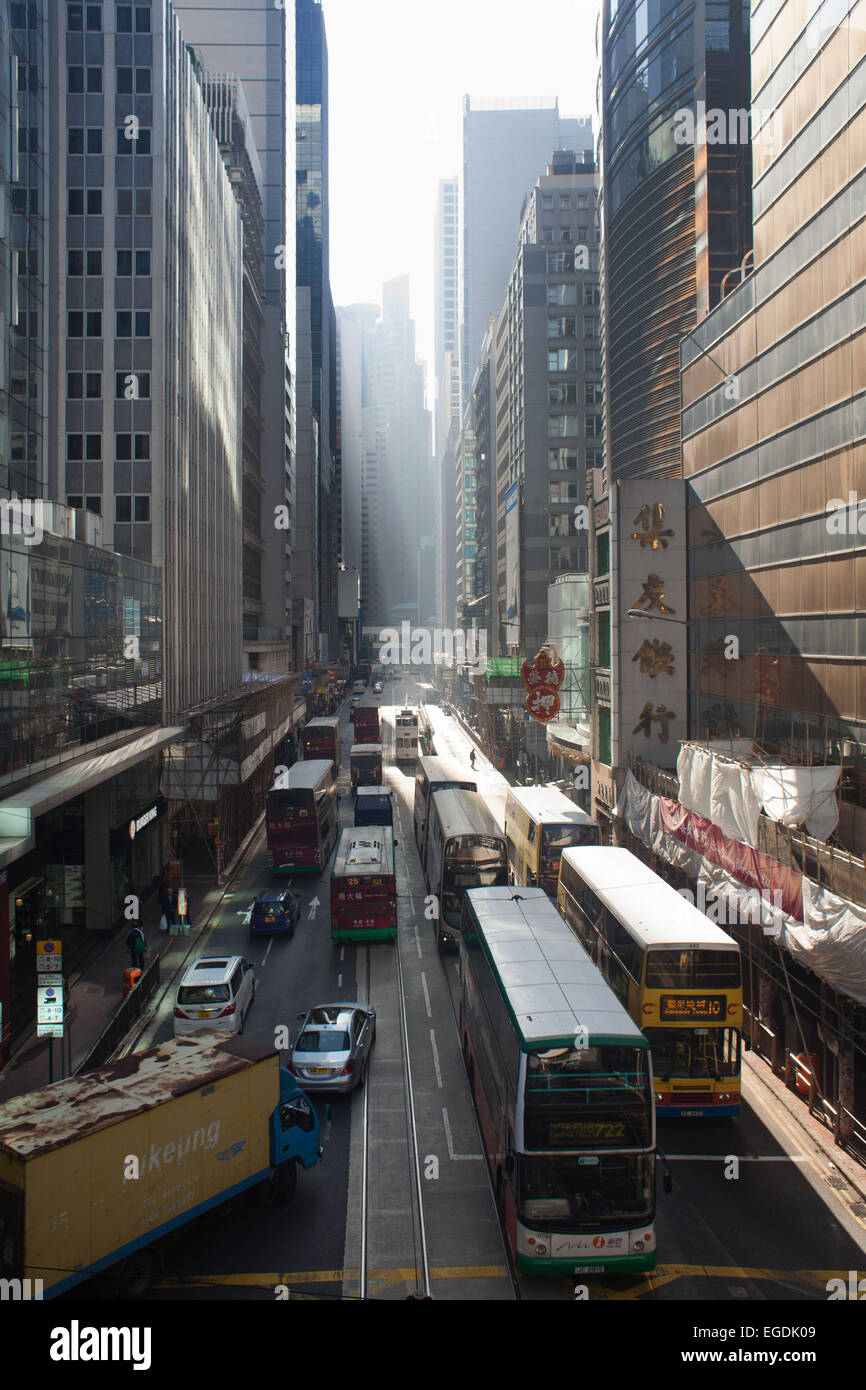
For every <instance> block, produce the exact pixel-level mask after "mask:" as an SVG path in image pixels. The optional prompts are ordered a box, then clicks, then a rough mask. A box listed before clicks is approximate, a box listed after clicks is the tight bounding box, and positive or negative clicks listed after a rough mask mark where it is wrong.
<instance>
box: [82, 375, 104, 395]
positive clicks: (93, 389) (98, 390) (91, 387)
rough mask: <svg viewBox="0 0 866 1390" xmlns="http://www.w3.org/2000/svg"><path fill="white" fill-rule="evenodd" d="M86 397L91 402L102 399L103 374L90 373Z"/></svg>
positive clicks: (86, 380)
mask: <svg viewBox="0 0 866 1390" xmlns="http://www.w3.org/2000/svg"><path fill="white" fill-rule="evenodd" d="M85 395H86V396H87V399H88V400H89V401H98V400H101V399H102V372H88V373H87V375H86V378H85Z"/></svg>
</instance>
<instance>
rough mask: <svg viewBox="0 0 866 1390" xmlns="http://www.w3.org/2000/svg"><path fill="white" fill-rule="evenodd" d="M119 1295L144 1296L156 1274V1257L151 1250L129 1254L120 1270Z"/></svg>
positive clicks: (123, 1296) (122, 1296) (129, 1296)
mask: <svg viewBox="0 0 866 1390" xmlns="http://www.w3.org/2000/svg"><path fill="white" fill-rule="evenodd" d="M118 1275H119V1278H118V1297H119V1298H144V1295H145V1294H146V1293H147V1292H148V1291H149V1289H150V1286H151V1285H152V1283H153V1281H154V1277H155V1275H156V1258H155V1256H154V1254H153V1252H152V1251H150V1250H136V1252H135V1254H134V1255H128V1256H127V1258H126V1259H125V1260H124V1261H123V1262H122V1264H121V1265H120V1268H119V1270H118Z"/></svg>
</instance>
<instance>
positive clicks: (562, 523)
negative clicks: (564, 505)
mask: <svg viewBox="0 0 866 1390" xmlns="http://www.w3.org/2000/svg"><path fill="white" fill-rule="evenodd" d="M572 521H573V517H572V514H571V512H556V513H554V515H553V516H551V518H550V534H551V535H552V536H570V535H571V534H572V532H573V530H574V527H573V526H572Z"/></svg>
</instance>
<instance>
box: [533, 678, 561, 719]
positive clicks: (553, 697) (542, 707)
mask: <svg viewBox="0 0 866 1390" xmlns="http://www.w3.org/2000/svg"><path fill="white" fill-rule="evenodd" d="M526 708H527V711H528V713H529V714H530V715H531V716H532V718H533V719H537V720H538V721H539V723H541V724H546V723H547V722H548V721H549V720H551V719H555V718H556V716H557V714H558V713H559V696H558V695H557V693H556V691H555V690H554V688H553V686H550V685H537V686H536V687H535V689H534V690H530V692H529V694H528V695H527V697H526Z"/></svg>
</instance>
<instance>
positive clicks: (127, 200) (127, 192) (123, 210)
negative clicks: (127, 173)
mask: <svg viewBox="0 0 866 1390" xmlns="http://www.w3.org/2000/svg"><path fill="white" fill-rule="evenodd" d="M117 215H118V217H131V216H132V189H131V188H118V190H117Z"/></svg>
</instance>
